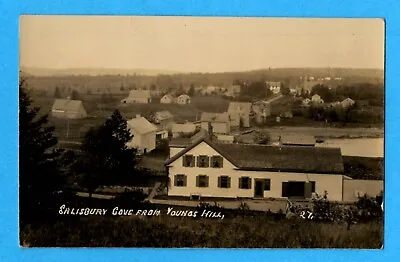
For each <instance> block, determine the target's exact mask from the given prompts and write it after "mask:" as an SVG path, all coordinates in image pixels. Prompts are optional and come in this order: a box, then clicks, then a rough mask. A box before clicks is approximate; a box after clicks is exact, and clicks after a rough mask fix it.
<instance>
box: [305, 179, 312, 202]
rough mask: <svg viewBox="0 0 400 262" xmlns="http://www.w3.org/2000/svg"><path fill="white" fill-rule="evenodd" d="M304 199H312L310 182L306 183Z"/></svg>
mask: <svg viewBox="0 0 400 262" xmlns="http://www.w3.org/2000/svg"><path fill="white" fill-rule="evenodd" d="M304 197H305V198H311V183H310V182H305V183H304Z"/></svg>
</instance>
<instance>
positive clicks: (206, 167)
mask: <svg viewBox="0 0 400 262" xmlns="http://www.w3.org/2000/svg"><path fill="white" fill-rule="evenodd" d="M165 165H166V167H167V170H168V177H169V179H170V181H171V186H170V188H169V189H168V195H169V196H185V197H193V196H197V197H217V198H218V197H221V198H234V199H235V198H269V197H273V198H283V199H285V198H306V199H307V198H308V199H309V198H311V196H312V194H313V193H317V194H319V195H323V194H324V192H325V191H327V192H329V199H330V200H332V201H342V200H343V180H344V179H345V178H346V179H351V178H348V177H346V176H345V175H343V172H344V167H343V159H342V155H341V151H340V149H338V148H322V147H321V148H320V147H300V146H265V145H245V144H233V143H218V141H212V140H210V139H208V138H202V139H200V140H197V141H194V142H193V143H191V144H189V145H182V147H181V148H180V149H179V150H177V153H176V154H173V155H172V156H171V157H170V158H169V159H168V160H167V161H166V163H165Z"/></svg>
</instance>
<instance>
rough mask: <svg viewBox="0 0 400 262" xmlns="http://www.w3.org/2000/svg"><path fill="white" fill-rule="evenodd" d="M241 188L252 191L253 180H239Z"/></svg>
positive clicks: (243, 178)
mask: <svg viewBox="0 0 400 262" xmlns="http://www.w3.org/2000/svg"><path fill="white" fill-rule="evenodd" d="M239 188H242V189H251V178H250V177H241V178H239Z"/></svg>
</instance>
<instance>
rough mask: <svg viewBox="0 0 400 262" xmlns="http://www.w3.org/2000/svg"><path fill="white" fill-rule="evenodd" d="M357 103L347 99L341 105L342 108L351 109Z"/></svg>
mask: <svg viewBox="0 0 400 262" xmlns="http://www.w3.org/2000/svg"><path fill="white" fill-rule="evenodd" d="M355 103H356V102H355V101H354V100H353V99H351V98H349V97H348V98H346V99H345V100H343V101H342V102H341V105H342V107H344V108H348V107H351V106H353V105H354V104H355Z"/></svg>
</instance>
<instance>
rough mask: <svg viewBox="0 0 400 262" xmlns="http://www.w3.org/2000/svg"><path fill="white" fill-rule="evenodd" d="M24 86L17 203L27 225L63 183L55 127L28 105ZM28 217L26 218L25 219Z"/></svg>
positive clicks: (46, 204) (45, 116) (20, 89)
mask: <svg viewBox="0 0 400 262" xmlns="http://www.w3.org/2000/svg"><path fill="white" fill-rule="evenodd" d="M31 103H32V100H31V99H30V98H29V96H28V95H27V93H26V92H25V88H24V82H23V81H20V84H19V203H20V220H21V221H26V220H28V219H30V218H32V217H33V216H34V214H40V212H41V211H43V210H44V209H48V208H49V205H50V201H51V200H52V199H53V197H52V196H53V193H54V192H55V191H57V190H60V189H61V188H62V185H63V179H62V176H61V175H60V172H59V169H58V164H57V158H58V157H59V155H60V152H61V151H60V150H57V149H54V146H55V145H56V144H57V143H58V141H57V138H56V137H55V136H54V134H53V132H54V127H52V126H49V125H48V115H47V114H46V115H43V116H39V115H38V111H39V108H37V107H33V106H32V105H31ZM28 216H29V217H28Z"/></svg>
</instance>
